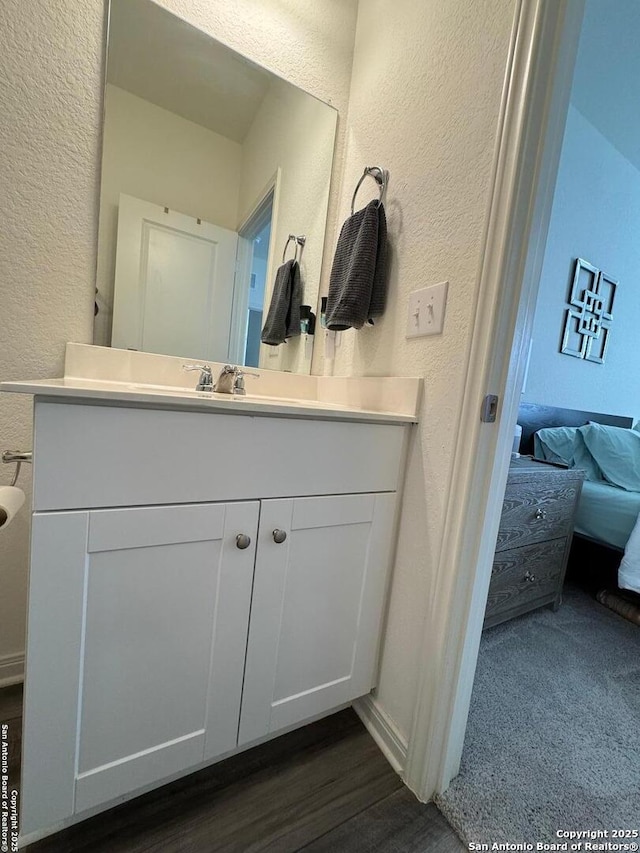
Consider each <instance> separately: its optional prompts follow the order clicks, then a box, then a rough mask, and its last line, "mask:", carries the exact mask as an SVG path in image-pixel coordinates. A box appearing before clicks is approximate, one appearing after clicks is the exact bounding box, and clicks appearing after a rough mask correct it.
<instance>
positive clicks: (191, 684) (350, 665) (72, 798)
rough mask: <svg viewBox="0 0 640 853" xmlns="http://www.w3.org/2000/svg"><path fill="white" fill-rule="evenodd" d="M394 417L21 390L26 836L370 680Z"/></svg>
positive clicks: (383, 570)
mask: <svg viewBox="0 0 640 853" xmlns="http://www.w3.org/2000/svg"><path fill="white" fill-rule="evenodd" d="M405 433H406V427H405V426H404V425H402V424H400V425H393V424H375V423H374V424H370V423H357V422H353V423H344V422H333V421H324V422H319V421H317V420H311V419H309V420H305V419H303V418H300V419H287V418H268V417H253V416H243V415H233V414H231V415H226V414H222V415H220V414H198V413H193V412H187V411H170V410H158V409H143V408H126V407H115V406H105V405H73V404H69V403H57V402H48V401H37V402H36V416H35V444H34V463H35V464H34V510H35V512H34V516H33V533H32V554H31V576H30V592H29V622H28V642H27V664H26V691H25V718H24V735H23V740H24V754H23V782H22V785H23V794H22V802H23V805H22V808H23V813H22V832H23V835H24V836H25V837H28V836H32V837H34V836H37V835H43V834H47V831H52V830H54V829H56V828H58V827H61V826H63V825H66V824H68V823H72V822H75V820H79V819H82V818H83V817H84V816H86V815H88V814H90V813H93V812H95V811H99V810H100V809H102V808H108V807H110V806H112V805H114V804H116V803H117V802H121V801H122V800H124V799H127V798H129V797H131V796H134V795H135V794H136V793H138V792H140V791H143V790H147V789H149V788H151V787H154V786H156V785H158V784H162V782H164V781H166V780H168V779H171V778H176V777H177V776H179V775H182V774H184V773H187V772H190V771H192V770H195V769H198V768H199V767H202V766H205V765H206V764H207V763H211V762H212V761H214V760H216V759H218V758H219V757H221V756H225V755H228V754H230V753H232V752H233V751H235V750H237V749H239V748H244V747H246V746H248V745H250V744H252V743H253V742H256V741H258V740H260V739H264V738H265V737H268V736H270V735H273V734H275V733H277V732H279V731H282V730H283V729H286V728H287V727H291V726H294V725H296V724H299V723H301V722H303V721H305V720H308V719H311V718H313V717H317V716H320V715H322V714H323V713H327V712H330V711H332V710H334V709H335V708H338V707H340V706H342V705H344V704H346V703H349V702H350V701H352V700H353V699H355V698H357V697H359V696H362V695H364V694H366V693H368V692H369V691H370V690H371V689H372V688H373V687H374V686H375V679H376V663H377V655H378V646H379V641H380V630H381V623H382V616H383V610H384V600H385V591H386V586H387V578H388V569H389V566H390V560H391V549H392V542H393V530H394V521H395V515H396V490H397V486H398V481H399V477H400V473H401V467H402V461H403V454H404V446H405ZM303 451H304V452H303ZM305 452H306V455H305ZM150 481H151V486H150ZM318 485H319V486H320V489H319V488H318ZM151 491H153V493H154V495H155V499H154V500H150V492H151Z"/></svg>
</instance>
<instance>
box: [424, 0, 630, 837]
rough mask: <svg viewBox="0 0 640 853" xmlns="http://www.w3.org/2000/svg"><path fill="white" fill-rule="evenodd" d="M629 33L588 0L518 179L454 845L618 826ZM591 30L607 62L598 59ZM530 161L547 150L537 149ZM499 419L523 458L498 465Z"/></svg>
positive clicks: (614, 13)
mask: <svg viewBox="0 0 640 853" xmlns="http://www.w3.org/2000/svg"><path fill="white" fill-rule="evenodd" d="M638 32H640V15H639V14H638V9H637V7H636V4H632V3H626V2H620V3H619V4H615V8H614V7H613V6H612V5H611V4H608V3H605V2H603V0H587V2H586V4H585V14H584V20H583V22H582V28H581V32H580V39H579V42H578V41H577V39H576V45H577V58H576V62H575V72H573V69H572V68H570V69H569V77H568V84H567V81H566V80H562V79H556V81H555V87H556V89H560V88H562V87H563V86H567V85H568V87H570V88H571V91H570V92H569V91H567V103H566V104H565V106H564V114H563V116H562V121H561V129H560V132H559V139H558V140H557V142H558V151H557V160H556V167H557V168H556V167H552V166H551V165H549V164H547V166H548V168H549V169H550V170H551V171H552V172H554V174H553V176H552V177H551V178H549V176H547V178H548V180H550V186H548V187H546V186H544V185H543V182H542V181H540V182H539V183H538V186H537V188H536V190H535V192H536V193H537V196H538V199H537V202H536V205H537V206H538V214H537V216H538V219H537V220H536V217H535V216H534V217H533V220H534V221H533V224H531V222H530V223H529V224H528V225H526V226H523V227H522V233H521V236H523V239H524V240H525V241H526V245H525V250H524V254H525V255H526V257H527V260H526V261H525V262H524V263H523V267H522V268H524V269H525V273H524V274H523V272H522V268H521V270H520V273H519V274H520V276H521V278H522V279H523V280H525V284H523V286H522V293H521V295H520V297H519V298H520V306H519V309H518V319H517V320H516V319H513V318H512V320H511V324H512V325H511V332H512V333H513V337H512V338H511V337H505V340H509V341H510V342H511V341H512V342H513V349H512V351H511V353H509V352H508V350H507V352H498V350H499V348H500V347H499V345H496V346H495V347H494V350H493V352H494V355H495V356H496V358H498V359H500V358H502V359H503V367H504V368H505V370H506V369H508V372H509V374H510V382H511V385H512V386H513V387H511V388H509V387H507V391H506V393H505V404H504V407H503V411H502V418H501V423H500V424H499V431H500V434H499V438H498V440H497V442H496V447H497V452H496V462H495V466H496V467H500V466H503V473H504V477H501V475H496V474H495V470H496V469H495V468H494V475H493V482H492V485H493V487H494V488H493V493H492V492H491V489H489V488H486V491H485V496H486V513H485V537H486V538H488V539H489V538H491V536H492V537H493V549H494V553H493V554H492V559H493V568H492V570H490V571H489V572H487V575H486V577H480V575H481V574H483V570H480V571H478V577H477V578H476V580H475V588H474V592H473V600H472V603H471V613H470V617H469V624H468V625H467V654H468V659H467V663H468V661H469V660H471V659H472V658H473V664H472V666H471V667H470V668H469V669H468V670H467V672H466V675H467V677H468V679H469V681H468V686H467V687H466V688H464V687H460V684H459V686H458V699H459V707H460V704H461V705H464V699H463V700H462V701H461V702H460V695H461V694H463V693H464V692H465V690H469V694H468V695H467V709H468V707H469V705H468V699H469V696H470V691H471V688H470V684H471V682H472V680H473V676H474V668H475V660H476V658H477V661H478V667H477V670H476V671H475V685H474V688H473V695H472V696H471V715H470V717H469V725H468V728H467V733H466V743H465V750H464V752H463V753H462V764H461V774H460V776H459V777H458V779H457V780H455V781H454V782H453V784H452V785H451V787H450V788H449V790H448V791H446V792H445V793H444V794H441V795H440V796H439V798H438V799H439V805H440V806H441V808H442V809H443V811H444V812H445V815H446V816H447V817H448V818H449V820H450V821H451V822H452V823H453V824H454V826H456V828H458V830H459V831H460V832H461V834H462V835H463V836H464V837H465V838H466V839H467V840H468V841H489V840H490V841H498V842H500V841H510V842H518V841H520V842H522V841H526V842H544V843H549V842H552V841H554V839H557V838H558V837H561V836H559V835H557V834H556V833H559V832H561V831H562V830H565V829H568V828H569V827H573V826H588V827H589V828H590V829H592V830H601V831H607V830H609V831H610V830H611V829H613V827H615V828H616V830H618V831H629V832H631V831H634V830H635V831H636V832H637V803H638V802H639V801H640V774H638V769H637V768H638V762H639V759H640V735H639V734H638V732H639V731H640V725H639V723H640V693H639V692H638V688H637V685H638V676H639V674H640V668H639V667H638V664H637V661H638V659H640V624H639V623H640V597H638V595H637V593H638V592H640V523H638V527H639V532H638V535H637V540H638V543H637V552H638V553H637V556H635V557H634V555H633V554H632V559H631V564H630V562H629V561H627V564H626V568H625V566H624V565H623V567H622V571H621V572H618V566H617V563H619V562H620V558H621V556H622V550H623V548H624V546H626V547H627V556H629V550H630V549H631V548H632V545H633V536H634V531H635V527H636V522H637V519H638V512H639V511H640V480H639V481H638V482H637V483H634V482H633V481H632V480H631V479H630V478H631V475H632V472H633V471H635V470H636V465H638V466H639V467H638V470H640V436H638V434H637V432H635V430H633V429H632V426H633V424H634V422H635V421H637V419H638V417H639V416H640V391H637V389H636V388H634V383H635V379H634V376H635V374H634V372H633V371H632V370H630V366H631V365H632V364H633V363H634V358H635V353H636V349H637V347H636V336H635V333H634V330H635V329H636V328H637V322H638V320H639V319H640V301H639V300H638V298H637V291H636V292H635V293H634V285H635V281H636V280H637V279H638V276H639V275H640V252H638V251H637V249H636V243H637V240H636V239H635V231H636V228H637V222H639V221H640V157H639V158H638V162H637V163H636V162H635V150H636V149H637V150H639V151H640V125H637V126H636V123H635V113H636V110H635V106H634V105H635V99H634V96H633V87H634V84H630V83H629V82H625V83H624V85H621V82H620V81H621V80H622V79H624V80H625V81H630V80H635V79H640V74H635V73H634V72H633V70H632V68H631V65H632V64H633V63H634V62H635V61H636V56H635V53H636V52H635V50H633V49H632V45H633V43H634V39H636V40H637V34H638ZM608 39H611V40H613V43H614V45H615V52H616V56H617V62H616V65H615V68H611V69H606V68H605V69H602V68H601V67H600V66H599V61H598V55H599V54H601V55H602V57H603V58H604V57H605V56H606V55H607V47H606V45H607V42H608ZM594 40H595V42H596V45H597V46H596V50H595V51H594V50H593V49H592V48H593V43H594ZM627 46H628V48H627ZM626 62H628V64H629V66H630V67H629V68H627V69H626V70H625V63H626ZM565 71H566V69H565ZM618 75H620V79H618ZM572 76H573V86H572V87H571V77H572ZM556 77H557V72H556ZM559 110H560V112H562V109H561V108H559ZM547 143H548V140H547ZM543 157H544V158H546V159H547V160H550V159H553V156H552V154H551V153H550V151H549V145H548V144H547V145H546V151H545V152H544V153H543ZM556 172H557V174H556ZM545 193H548V194H549V199H548V208H547V211H546V213H545V212H544V211H542V212H541V210H540V207H544V205H543V204H541V202H540V197H541V196H542V195H544V194H545ZM536 226H537V228H536ZM534 255H537V261H534V260H533V256H534ZM527 271H528V273H529V275H530V277H531V280H530V281H528V282H526V274H527ZM614 292H615V297H612V294H613V293H614ZM517 298H518V297H516V299H517ZM592 309H595V312H594V311H593V310H592ZM576 315H578V316H576ZM588 315H593V317H592V318H591V316H588ZM513 316H514V317H515V312H514V315H513ZM527 316H528V320H525V317H527ZM611 317H613V320H612V319H611ZM574 320H575V323H574ZM514 326H515V331H514ZM532 341H533V344H532V343H531V342H532ZM510 346H511V344H509V347H510ZM528 352H530V359H529V358H527V353H528ZM590 356H592V357H590ZM525 368H526V369H525ZM525 374H526V383H525V382H524V381H523V380H524V376H525ZM507 386H508V383H507ZM636 392H637V393H636ZM518 398H520V399H518ZM518 403H520V405H519V407H518ZM516 421H517V423H518V424H519V425H520V426H521V427H522V430H523V436H522V442H520V439H519V438H517V439H515V441H516V442H517V445H518V450H519V452H520V453H522V454H523V455H522V456H521V457H520V458H514V459H512V460H511V463H510V464H509V454H510V451H511V450H512V441H513V440H514V439H513V438H512V437H513V436H514V427H515V426H516ZM493 429H494V430H495V427H494V428H493ZM561 439H562V441H563V442H564V447H561V444H560V441H561ZM605 443H606V448H607V452H606V453H605V452H603V451H604V446H605ZM636 446H637V450H636V449H635V448H636ZM529 456H531V457H533V458H527V457H529ZM507 468H508V469H509V470H508V472H507ZM625 476H627V477H628V478H627V479H625V478H624V477H625ZM505 481H506V492H505V489H504V485H505ZM503 495H504V496H505V499H504V503H503V500H502V498H503ZM632 504H633V505H634V508H632V507H631V505H632ZM623 523H624V524H625V525H626V529H625V530H624V531H622V528H621V525H622V524H623ZM496 533H497V538H496ZM625 560H626V558H625ZM634 560H635V568H634V565H633V561H634ZM567 566H568V574H567V576H565V571H566V570H567ZM612 568H613V571H612ZM489 575H490V577H489ZM600 590H606V593H605V594H600V595H598V596H597V598H596V594H597V593H598V592H599V591H600ZM634 591H635V593H636V595H635V597H634ZM487 592H488V597H487ZM549 605H552V609H550V608H549ZM605 605H608V607H609V609H607V606H605ZM611 605H613V606H611ZM634 611H635V612H634ZM483 621H484V627H485V631H484V633H483V634H482V639H480V630H481V627H482V625H481V623H482V622H483ZM472 634H475V637H474V638H473V639H472V640H471V641H470V640H469V638H470V636H471V635H472ZM478 646H479V656H478ZM461 669H463V670H464V661H463V664H462V667H461ZM462 713H465V711H463V712H462ZM455 714H456V712H455V711H454V715H453V716H454V719H455ZM465 720H466V716H465ZM458 760H459V757H458ZM454 761H455V759H454ZM452 775H453V774H452ZM449 778H450V777H449ZM447 781H448V780H446V781H445V784H444V785H443V787H446V784H447ZM601 837H606V836H601ZM621 837H622V836H621ZM628 837H631V836H628Z"/></svg>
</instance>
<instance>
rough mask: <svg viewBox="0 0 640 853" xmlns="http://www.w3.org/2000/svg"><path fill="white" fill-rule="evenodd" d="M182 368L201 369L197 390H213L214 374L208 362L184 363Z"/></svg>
mask: <svg viewBox="0 0 640 853" xmlns="http://www.w3.org/2000/svg"><path fill="white" fill-rule="evenodd" d="M182 369H183V370H199V371H200V378H199V379H198V384H197V385H196V391H213V375H212V373H211V368H210V367H209V365H208V364H183V365H182Z"/></svg>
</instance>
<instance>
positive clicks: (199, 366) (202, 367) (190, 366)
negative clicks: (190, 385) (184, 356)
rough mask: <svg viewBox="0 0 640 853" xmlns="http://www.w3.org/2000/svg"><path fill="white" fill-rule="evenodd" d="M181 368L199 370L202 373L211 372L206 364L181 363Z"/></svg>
mask: <svg viewBox="0 0 640 853" xmlns="http://www.w3.org/2000/svg"><path fill="white" fill-rule="evenodd" d="M182 369H183V370H201V371H202V372H203V373H209V374H211V367H210V366H209V365H208V364H183V365H182Z"/></svg>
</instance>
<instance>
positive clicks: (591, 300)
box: [560, 258, 618, 364]
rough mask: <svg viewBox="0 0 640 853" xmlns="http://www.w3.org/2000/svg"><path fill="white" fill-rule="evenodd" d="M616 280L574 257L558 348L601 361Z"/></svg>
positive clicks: (602, 359)
mask: <svg viewBox="0 0 640 853" xmlns="http://www.w3.org/2000/svg"><path fill="white" fill-rule="evenodd" d="M617 286H618V282H617V281H616V280H615V279H614V278H612V277H611V276H610V275H607V273H605V272H602V270H599V269H597V267H594V266H593V264H590V263H588V262H587V261H585V260H583V259H582V258H577V259H576V265H575V270H574V274H573V280H572V282H571V291H570V293H569V307H568V308H567V313H566V318H565V324H564V334H563V336H562V345H561V347H560V352H561V353H564V355H572V356H574V358H583V359H585V360H586V361H594V362H596V364H604V357H605V355H606V352H607V346H608V344H609V333H610V331H611V323H612V321H613V302H614V299H615V295H616V287H617Z"/></svg>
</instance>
